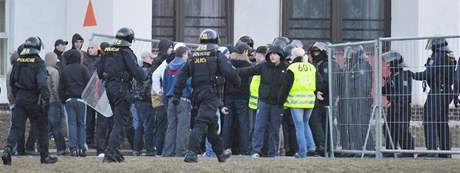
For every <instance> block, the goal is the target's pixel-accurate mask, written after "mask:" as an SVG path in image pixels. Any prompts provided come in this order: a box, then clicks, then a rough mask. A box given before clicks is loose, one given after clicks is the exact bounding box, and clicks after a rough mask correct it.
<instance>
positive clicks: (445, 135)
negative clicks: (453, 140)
mask: <svg viewBox="0 0 460 173" xmlns="http://www.w3.org/2000/svg"><path fill="white" fill-rule="evenodd" d="M444 42H445V41H444ZM432 51H433V53H432V54H431V57H430V58H428V60H427V63H426V64H425V67H426V69H425V71H423V72H419V73H414V76H413V77H414V79H415V80H423V81H426V84H427V85H428V86H429V87H430V91H429V92H428V97H427V99H426V102H425V105H424V107H423V108H424V114H423V126H424V131H425V145H426V147H427V149H428V150H437V149H438V147H439V149H441V150H450V133H449V126H448V121H449V116H448V111H449V104H450V102H451V101H452V98H453V91H452V88H451V85H452V84H453V83H454V75H455V66H456V60H455V58H454V56H453V53H452V51H450V50H448V48H447V42H445V43H444V44H441V45H439V44H438V45H433V46H432ZM440 156H441V157H442V156H447V155H440Z"/></svg>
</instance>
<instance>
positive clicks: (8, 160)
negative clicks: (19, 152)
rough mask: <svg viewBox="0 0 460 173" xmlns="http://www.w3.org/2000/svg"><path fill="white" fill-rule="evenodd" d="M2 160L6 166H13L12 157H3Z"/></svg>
mask: <svg viewBox="0 0 460 173" xmlns="http://www.w3.org/2000/svg"><path fill="white" fill-rule="evenodd" d="M2 160H3V164H4V165H11V156H10V155H7V156H2Z"/></svg>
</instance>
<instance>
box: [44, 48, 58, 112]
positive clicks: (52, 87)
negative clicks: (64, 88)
mask: <svg viewBox="0 0 460 173" xmlns="http://www.w3.org/2000/svg"><path fill="white" fill-rule="evenodd" d="M57 61H58V59H57V55H56V54H55V53H54V52H50V53H47V54H46V55H45V64H46V70H47V71H48V89H49V91H50V103H55V102H58V103H59V102H60V98H59V72H58V70H57Z"/></svg>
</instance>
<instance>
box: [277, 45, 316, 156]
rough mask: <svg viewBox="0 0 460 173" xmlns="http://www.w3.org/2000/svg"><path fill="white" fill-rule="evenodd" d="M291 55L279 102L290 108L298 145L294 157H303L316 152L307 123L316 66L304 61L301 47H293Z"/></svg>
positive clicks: (313, 102) (313, 96)
mask: <svg viewBox="0 0 460 173" xmlns="http://www.w3.org/2000/svg"><path fill="white" fill-rule="evenodd" d="M291 55H292V56H293V57H295V58H294V60H293V62H292V64H291V65H289V67H288V68H287V70H286V73H285V76H284V78H283V79H284V82H283V85H282V87H281V92H280V98H279V101H280V102H279V104H284V106H286V107H288V108H289V109H290V110H291V115H292V119H293V121H294V125H295V129H296V138H297V144H298V146H299V151H298V152H297V153H296V154H295V157H296V158H305V157H306V156H307V152H309V151H310V152H313V153H314V152H316V147H315V142H314V140H313V135H312V133H311V129H310V125H309V120H310V115H311V112H312V109H313V107H314V106H315V99H316V96H315V90H316V68H315V66H314V65H312V64H310V63H308V62H307V61H306V58H304V55H305V51H304V50H303V49H302V48H294V49H293V50H292V53H291Z"/></svg>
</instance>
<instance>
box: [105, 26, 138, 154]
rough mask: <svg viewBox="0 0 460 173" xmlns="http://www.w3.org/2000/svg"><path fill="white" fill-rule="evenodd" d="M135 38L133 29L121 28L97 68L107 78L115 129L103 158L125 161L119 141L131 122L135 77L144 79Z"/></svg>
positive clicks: (106, 83)
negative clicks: (138, 60) (135, 51)
mask: <svg viewBox="0 0 460 173" xmlns="http://www.w3.org/2000/svg"><path fill="white" fill-rule="evenodd" d="M133 40H134V31H133V30H132V29H129V28H121V29H120V30H118V32H117V34H116V36H115V42H114V44H113V46H111V47H108V48H106V49H105V53H106V54H105V55H104V56H103V57H102V58H101V61H100V63H99V65H98V68H97V73H98V75H99V78H100V79H102V80H103V81H104V86H105V88H106V92H107V97H108V99H109V103H110V107H111V108H112V112H113V129H112V132H111V133H110V137H109V145H108V147H107V149H106V152H105V157H104V162H122V161H124V157H123V155H122V154H121V153H120V151H119V147H120V144H121V143H122V141H123V138H124V135H125V133H126V128H127V127H128V126H130V123H129V121H130V117H131V112H130V111H129V110H130V109H129V108H130V105H131V99H130V96H131V93H130V90H131V88H132V86H131V85H132V84H131V82H132V80H133V78H134V79H136V81H139V82H143V81H144V79H145V78H146V76H145V74H144V71H143V70H142V68H140V67H139V66H138V64H137V57H136V55H135V54H134V52H133V51H132V50H131V48H130V46H131V44H132V42H133Z"/></svg>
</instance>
